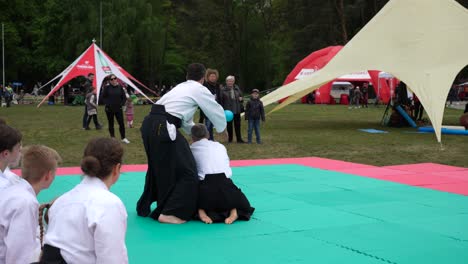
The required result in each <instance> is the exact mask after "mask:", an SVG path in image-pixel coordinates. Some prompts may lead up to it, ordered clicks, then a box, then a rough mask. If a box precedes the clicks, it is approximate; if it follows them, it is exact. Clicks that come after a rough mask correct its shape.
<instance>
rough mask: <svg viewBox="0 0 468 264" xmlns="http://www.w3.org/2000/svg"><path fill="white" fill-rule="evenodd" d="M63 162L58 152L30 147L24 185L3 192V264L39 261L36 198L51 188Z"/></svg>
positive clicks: (0, 229) (0, 252)
mask: <svg viewBox="0 0 468 264" xmlns="http://www.w3.org/2000/svg"><path fill="white" fill-rule="evenodd" d="M60 161H61V158H60V156H59V155H58V153H57V152H56V151H55V150H53V149H51V148H48V147H46V146H30V147H28V148H27V149H26V150H25V151H24V155H23V165H22V177H23V179H24V182H22V184H15V185H12V186H9V187H7V188H5V189H3V190H2V196H1V197H2V199H0V263H1V264H15V263H18V264H24V263H31V262H32V261H36V260H37V257H38V255H39V252H40V244H39V241H38V240H37V239H36V238H37V237H36V235H37V229H38V227H39V222H38V221H39V219H38V209H39V202H38V201H37V198H36V196H37V195H38V194H39V192H40V191H41V190H44V189H47V188H49V186H50V184H51V183H52V181H53V180H54V178H55V171H56V168H57V166H58V163H59V162H60Z"/></svg>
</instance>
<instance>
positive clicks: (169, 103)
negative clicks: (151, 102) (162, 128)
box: [156, 80, 226, 135]
mask: <svg viewBox="0 0 468 264" xmlns="http://www.w3.org/2000/svg"><path fill="white" fill-rule="evenodd" d="M156 104H159V105H164V107H165V109H166V112H167V113H169V114H171V115H173V116H175V117H177V118H179V119H180V120H181V121H182V129H183V130H184V131H185V133H187V134H188V135H190V133H191V131H190V130H191V129H192V126H193V125H194V122H193V115H194V114H195V112H196V111H197V109H198V107H200V108H201V110H202V111H203V112H204V113H205V115H206V117H208V119H209V120H210V121H211V122H212V123H213V125H214V127H215V128H216V131H218V132H219V133H220V132H223V131H224V129H226V116H225V114H224V110H223V107H222V106H221V105H219V104H218V103H217V102H216V100H215V96H214V95H213V94H211V92H210V90H208V88H206V87H205V86H203V85H201V84H200V83H199V82H196V81H192V80H189V81H186V82H183V83H180V84H179V85H177V86H176V87H174V88H172V90H170V91H169V92H168V93H167V94H165V95H164V96H163V97H162V98H161V99H159V100H158V101H157V102H156ZM169 133H171V132H170V131H169Z"/></svg>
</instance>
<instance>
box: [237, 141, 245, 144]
mask: <svg viewBox="0 0 468 264" xmlns="http://www.w3.org/2000/svg"><path fill="white" fill-rule="evenodd" d="M237 144H245V141H244V140H238V141H237Z"/></svg>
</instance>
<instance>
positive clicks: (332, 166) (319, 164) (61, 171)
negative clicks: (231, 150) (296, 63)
mask: <svg viewBox="0 0 468 264" xmlns="http://www.w3.org/2000/svg"><path fill="white" fill-rule="evenodd" d="M285 164H296V165H303V166H306V167H311V168H318V169H325V170H331V171H337V172H340V170H343V166H346V168H348V169H349V168H356V169H360V168H386V167H388V166H383V167H377V166H372V165H365V164H360V163H353V162H347V161H341V160H333V159H326V158H319V157H302V158H278V159H254V160H232V161H231V166H232V167H245V166H262V165H285ZM408 165H418V164H408ZM147 169H148V165H146V164H135V165H123V166H122V170H121V171H122V172H144V171H146V170H147ZM464 169H467V168H462V167H460V170H464ZM12 171H13V172H14V173H16V174H18V175H21V170H19V169H15V170H12ZM81 173H82V172H81V168H80V167H61V168H58V169H57V172H56V175H57V176H63V175H79V174H81ZM348 173H349V172H348ZM402 173H405V172H404V171H402ZM406 173H407V172H406ZM356 176H362V177H372V178H374V179H380V180H384V181H391V182H397V183H401V184H405V185H410V184H408V183H407V182H405V181H398V180H388V179H386V177H385V176H384V175H372V176H371V175H356ZM436 185H437V189H436V188H435V187H436V186H435V185H429V186H431V187H430V188H429V186H428V185H424V186H418V187H421V188H426V189H432V190H434V189H436V190H438V191H444V192H449V193H455V194H461V195H467V194H468V190H454V189H453V188H444V186H443V184H436ZM413 186H414V185H413Z"/></svg>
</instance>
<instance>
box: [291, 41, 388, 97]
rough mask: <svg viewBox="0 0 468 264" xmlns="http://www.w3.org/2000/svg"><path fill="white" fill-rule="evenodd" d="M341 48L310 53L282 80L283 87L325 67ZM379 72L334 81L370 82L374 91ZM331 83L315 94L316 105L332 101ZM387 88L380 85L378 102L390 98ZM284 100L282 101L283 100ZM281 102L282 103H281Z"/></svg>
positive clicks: (358, 73)
mask: <svg viewBox="0 0 468 264" xmlns="http://www.w3.org/2000/svg"><path fill="white" fill-rule="evenodd" d="M342 48H343V46H330V47H326V48H324V49H321V50H317V51H314V52H312V53H311V54H310V55H309V56H307V57H305V58H304V59H303V60H301V61H300V62H299V63H298V64H297V65H296V67H294V69H293V70H292V71H291V73H289V75H288V76H287V77H286V80H284V82H283V85H286V84H288V83H291V82H293V81H295V80H298V79H301V78H304V77H307V76H309V75H311V74H314V72H316V71H318V70H320V69H322V68H323V67H325V65H327V63H328V62H329V61H330V60H331V59H333V57H335V55H336V54H337V53H338V52H339V51H340V50H341V49H342ZM379 72H380V71H368V73H367V72H357V73H351V74H347V75H344V76H341V77H339V78H337V79H335V80H334V81H350V82H353V81H354V82H372V84H374V89H376V85H377V84H378V83H379ZM332 84H333V81H332V82H329V83H327V84H325V85H323V86H321V87H320V88H319V89H317V90H316V91H317V92H316V93H315V103H317V104H328V103H330V102H331V101H332V98H331V96H330V91H331V87H332ZM388 89H389V88H388V86H385V85H382V86H381V90H380V100H383V101H384V102H388V100H389V98H390V93H389V92H388ZM376 92H377V91H376ZM283 100H284V99H283ZM283 100H282V101H283ZM301 101H302V102H303V103H305V102H306V97H303V98H302V100H301Z"/></svg>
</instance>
